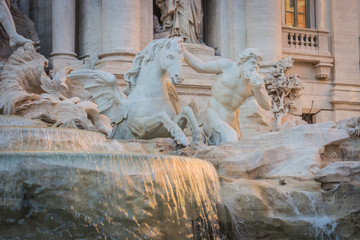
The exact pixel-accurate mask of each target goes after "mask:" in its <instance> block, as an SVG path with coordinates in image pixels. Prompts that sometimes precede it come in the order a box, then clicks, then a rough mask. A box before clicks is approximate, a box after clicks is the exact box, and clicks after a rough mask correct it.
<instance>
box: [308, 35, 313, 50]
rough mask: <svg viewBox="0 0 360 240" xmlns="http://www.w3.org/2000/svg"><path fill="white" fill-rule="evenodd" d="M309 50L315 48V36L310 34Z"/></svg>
mask: <svg viewBox="0 0 360 240" xmlns="http://www.w3.org/2000/svg"><path fill="white" fill-rule="evenodd" d="M308 44H309V50H312V48H313V36H311V35H309V37H308Z"/></svg>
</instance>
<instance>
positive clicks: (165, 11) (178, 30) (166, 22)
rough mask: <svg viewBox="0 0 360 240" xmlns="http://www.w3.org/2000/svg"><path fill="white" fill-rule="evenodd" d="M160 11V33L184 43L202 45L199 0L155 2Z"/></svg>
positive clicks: (201, 16) (159, 0)
mask: <svg viewBox="0 0 360 240" xmlns="http://www.w3.org/2000/svg"><path fill="white" fill-rule="evenodd" d="M155 4H156V6H157V7H158V8H159V9H160V11H161V17H160V22H161V24H162V31H163V32H165V31H167V32H169V35H170V37H174V36H181V37H183V38H184V40H185V42H192V43H202V37H203V36H202V20H203V11H202V6H201V0H155Z"/></svg>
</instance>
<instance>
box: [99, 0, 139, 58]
mask: <svg viewBox="0 0 360 240" xmlns="http://www.w3.org/2000/svg"><path fill="white" fill-rule="evenodd" d="M99 34H102V44H101V46H102V50H101V53H100V54H99V59H100V60H99V62H98V63H97V65H98V64H100V63H104V62H106V61H113V60H116V61H118V60H120V61H122V60H123V61H129V60H131V59H132V58H133V57H134V56H135V54H136V52H137V51H139V50H140V0H131V1H129V0H116V1H113V0H103V1H102V32H101V33H99Z"/></svg>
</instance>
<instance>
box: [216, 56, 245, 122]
mask: <svg viewBox="0 0 360 240" xmlns="http://www.w3.org/2000/svg"><path fill="white" fill-rule="evenodd" d="M240 74H241V73H240V69H239V67H238V66H237V65H236V63H232V62H229V65H228V66H227V67H225V69H224V70H223V71H222V73H219V74H218V75H217V77H216V80H215V82H214V84H213V86H212V88H211V93H212V94H211V96H212V97H211V100H210V102H209V107H211V108H213V109H214V110H216V111H217V112H218V114H219V115H220V117H221V118H222V119H223V120H224V121H226V122H228V123H229V124H231V122H232V121H233V118H234V117H235V114H234V112H235V111H236V110H237V109H238V108H239V107H240V106H241V105H242V104H243V103H244V102H245V100H246V98H247V97H248V95H249V94H250V92H251V86H250V84H249V81H247V80H246V79H244V78H240Z"/></svg>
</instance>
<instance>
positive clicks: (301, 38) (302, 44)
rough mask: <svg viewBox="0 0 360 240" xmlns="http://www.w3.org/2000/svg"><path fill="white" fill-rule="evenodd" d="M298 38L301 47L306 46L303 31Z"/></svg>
mask: <svg viewBox="0 0 360 240" xmlns="http://www.w3.org/2000/svg"><path fill="white" fill-rule="evenodd" d="M298 40H299V47H300V49H303V48H304V43H303V35H302V34H301V33H300V34H299V36H298Z"/></svg>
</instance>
